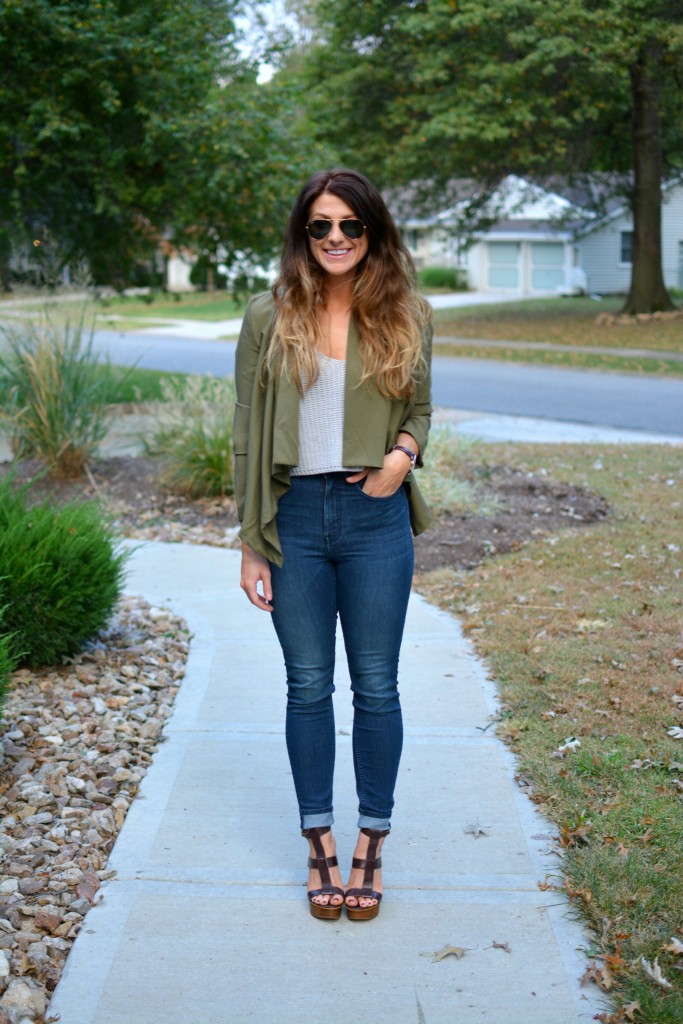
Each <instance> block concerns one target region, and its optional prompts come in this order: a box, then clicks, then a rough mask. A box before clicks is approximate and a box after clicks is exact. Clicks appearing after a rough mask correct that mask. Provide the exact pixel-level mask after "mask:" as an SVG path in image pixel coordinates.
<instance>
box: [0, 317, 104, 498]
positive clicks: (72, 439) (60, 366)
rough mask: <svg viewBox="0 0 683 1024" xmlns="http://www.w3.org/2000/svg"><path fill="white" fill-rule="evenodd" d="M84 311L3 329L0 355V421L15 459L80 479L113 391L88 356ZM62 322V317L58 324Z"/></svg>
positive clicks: (90, 331)
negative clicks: (30, 460)
mask: <svg viewBox="0 0 683 1024" xmlns="http://www.w3.org/2000/svg"><path fill="white" fill-rule="evenodd" d="M87 316H88V314H87V311H86V308H85V306H83V307H81V308H80V309H77V310H75V311H74V310H71V309H69V310H67V311H66V313H65V312H64V310H62V311H61V313H53V312H52V311H51V310H50V308H49V307H47V306H46V307H45V309H44V310H43V313H42V315H41V316H40V317H38V318H37V319H36V320H30V321H28V322H26V323H22V324H19V325H16V324H12V325H5V326H3V327H2V328H1V329H0V333H2V334H3V335H4V336H5V339H6V342H7V344H6V350H5V351H4V352H1V353H0V416H1V418H2V419H3V420H4V421H5V423H6V425H7V427H8V429H9V433H10V440H11V443H12V447H13V450H14V452H15V454H16V456H17V458H39V459H41V460H43V461H44V462H45V464H46V465H47V467H48V469H49V471H50V472H51V473H52V474H53V475H55V476H58V477H63V478H73V477H78V476H80V475H81V473H82V472H83V469H84V467H85V465H86V463H87V462H88V461H90V459H91V458H92V457H93V455H94V454H95V451H96V450H97V446H98V445H99V443H100V442H101V441H102V440H103V439H104V437H105V435H106V433H107V429H108V416H109V414H108V405H107V403H108V401H109V399H110V397H111V394H112V389H113V388H115V383H114V374H113V371H112V369H111V367H110V365H109V364H108V363H104V364H102V363H99V364H98V361H97V357H96V355H95V353H94V352H93V330H94V327H93V324H92V323H90V324H89V325H88V323H87V322H86V321H87ZM62 318H63V319H62Z"/></svg>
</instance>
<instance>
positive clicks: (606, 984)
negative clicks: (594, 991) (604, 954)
mask: <svg viewBox="0 0 683 1024" xmlns="http://www.w3.org/2000/svg"><path fill="white" fill-rule="evenodd" d="M589 981H593V982H595V984H596V985H597V986H598V988H600V989H602V991H603V992H609V991H610V989H611V988H612V987H613V985H614V979H613V977H612V972H611V971H610V969H609V967H608V966H607V965H606V964H597V963H596V962H595V961H594V960H591V962H590V963H589V964H588V967H587V968H586V970H585V972H584V975H583V977H582V978H581V984H582V985H585V984H587V982H589Z"/></svg>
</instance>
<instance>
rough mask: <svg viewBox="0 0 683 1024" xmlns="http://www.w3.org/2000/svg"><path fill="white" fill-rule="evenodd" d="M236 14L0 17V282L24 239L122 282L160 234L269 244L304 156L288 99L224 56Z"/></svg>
mask: <svg viewBox="0 0 683 1024" xmlns="http://www.w3.org/2000/svg"><path fill="white" fill-rule="evenodd" d="M238 4H239V0H189V2H186V3H182V4H178V3H176V2H174V0H102V2H101V3H97V4H92V3H88V2H85V0H60V2H58V3H54V2H52V0H6V3H5V4H4V5H2V6H0V69H1V70H0V274H1V275H2V281H0V284H4V285H5V287H7V285H8V264H9V259H10V252H11V249H12V247H13V246H14V248H15V249H16V246H17V242H18V241H19V240H20V239H22V238H23V239H27V240H28V247H29V248H31V246H32V240H35V241H36V242H43V241H44V240H45V239H47V238H49V239H50V240H51V243H50V244H51V245H52V246H53V247H56V249H57V250H58V258H57V262H58V263H60V264H67V263H73V262H75V261H78V260H81V259H84V258H85V259H86V260H87V262H88V264H89V267H90V269H91V271H92V274H93V276H94V278H95V280H96V281H107V282H112V283H115V284H119V285H123V284H125V283H127V282H128V281H129V280H130V274H131V269H132V268H133V266H134V265H135V264H136V263H139V262H140V260H141V258H143V257H144V256H145V255H151V254H153V253H154V252H155V251H156V249H157V248H158V244H159V239H160V237H162V236H163V237H164V238H166V239H168V240H170V241H173V242H178V243H180V242H183V241H184V242H189V243H191V244H193V245H195V244H196V245H197V246H198V247H199V249H200V250H203V249H204V248H205V247H206V245H207V239H208V237H209V235H210V236H211V238H212V240H213V241H212V245H213V246H214V248H215V246H216V245H217V244H218V243H222V245H223V248H224V249H226V251H227V252H228V256H230V254H233V253H235V252H236V251H237V250H247V251H248V252H249V253H253V254H258V255H259V256H264V255H268V254H269V253H271V252H272V251H273V248H274V247H275V237H276V235H277V237H278V244H279V239H280V238H281V233H282V221H281V220H280V222H279V223H278V217H281V211H280V210H279V207H278V203H277V202H275V199H276V198H277V199H278V201H281V200H280V197H279V191H282V192H284V194H285V201H288V200H289V198H290V197H289V196H288V195H287V183H288V182H289V181H290V179H291V176H292V175H293V174H295V173H296V170H297V169H298V168H299V166H300V164H301V160H300V158H298V157H297V155H296V153H294V152H293V150H292V146H291V145H290V144H289V142H288V136H287V132H286V131H285V130H284V128H283V127H282V123H283V122H284V123H285V124H286V121H287V117H286V103H287V94H286V93H285V92H281V93H280V94H279V98H278V101H277V102H275V97H274V96H273V95H270V96H269V95H268V93H267V91H264V88H262V87H261V86H259V85H257V81H256V69H255V68H254V67H252V65H251V63H250V61H249V60H247V59H244V58H240V57H238V55H237V50H236V33H235V28H234V24H233V16H234V15H235V13H236V11H237V9H238ZM279 116H280V118H281V120H280V121H278V117H279ZM283 179H284V185H283V184H282V182H283ZM279 186H282V188H281V189H280V190H279ZM42 248H43V249H45V248H47V246H43V247H42ZM39 251H40V250H39Z"/></svg>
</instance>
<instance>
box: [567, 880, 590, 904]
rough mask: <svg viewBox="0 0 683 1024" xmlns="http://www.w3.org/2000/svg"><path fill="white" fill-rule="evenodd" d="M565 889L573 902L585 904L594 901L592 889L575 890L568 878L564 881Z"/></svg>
mask: <svg viewBox="0 0 683 1024" xmlns="http://www.w3.org/2000/svg"><path fill="white" fill-rule="evenodd" d="M564 887H565V889H566V890H567V895H568V896H569V898H570V899H572V900H583V902H584V903H590V901H591V900H592V899H593V893H592V892H591V891H590V889H573V888H572V886H571V885H570V884H569V880H568V879H567V878H565V880H564Z"/></svg>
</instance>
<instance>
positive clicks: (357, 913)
mask: <svg viewBox="0 0 683 1024" xmlns="http://www.w3.org/2000/svg"><path fill="white" fill-rule="evenodd" d="M361 832H362V834H363V835H364V836H368V837H369V839H370V842H369V843H368V852H367V856H366V857H364V858H361V857H354V858H353V860H352V861H351V866H352V867H354V868H363V870H364V872H365V874H364V875H363V888H362V889H347V890H346V895H347V896H353V897H354V899H366V900H377V902H376V903H375V904H374V905H373V906H371V907H360V906H357V907H350V906H349V905H348V904H347V905H346V915H347V917H348V918H349V920H350V921H371V920H372V919H373V917H377V915H378V914H379V904H380V901H381V899H382V893H381V892H375V890H374V889H373V888H372V880H373V876H374V874H375V871H378V870H379V869H380V868H381V867H382V858H381V857H378V856H377V847H378V846H379V841H380V839H381V838H382V836H386V835H389V829H387V830H386V831H385V832H379V831H377V829H374V828H362V829H361Z"/></svg>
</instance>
